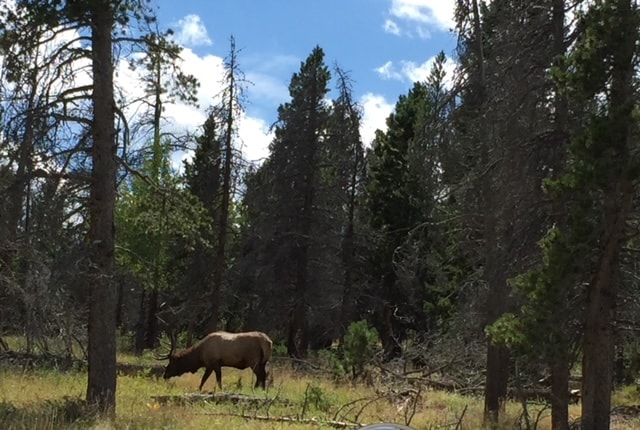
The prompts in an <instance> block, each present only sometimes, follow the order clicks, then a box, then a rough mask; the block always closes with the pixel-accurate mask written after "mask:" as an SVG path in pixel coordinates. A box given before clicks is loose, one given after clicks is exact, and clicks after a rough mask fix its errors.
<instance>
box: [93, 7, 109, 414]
mask: <svg viewBox="0 0 640 430" xmlns="http://www.w3.org/2000/svg"><path fill="white" fill-rule="evenodd" d="M90 13H91V28H92V30H91V48H92V51H91V55H92V70H93V97H92V101H93V125H92V135H93V149H92V154H91V155H92V161H93V166H92V172H91V179H92V183H91V198H90V203H89V221H90V225H91V227H90V230H89V243H90V245H89V246H90V255H91V267H90V269H89V270H90V275H91V276H90V278H91V281H90V284H89V288H90V289H91V294H90V299H89V330H88V336H89V342H88V348H87V353H88V361H89V372H88V373H89V374H88V381H87V402H88V403H89V404H91V405H94V406H95V407H97V408H98V409H99V410H100V411H101V412H104V413H107V414H115V407H116V321H115V318H116V309H115V307H116V288H115V283H114V282H113V272H114V238H115V225H114V207H115V197H116V193H115V184H116V159H115V150H116V142H115V128H114V108H115V106H114V98H113V64H112V39H111V32H112V29H113V24H114V14H113V10H112V6H111V2H109V1H105V0H102V1H95V2H92V3H91V6H90Z"/></svg>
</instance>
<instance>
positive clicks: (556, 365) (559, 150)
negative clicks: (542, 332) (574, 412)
mask: <svg viewBox="0 0 640 430" xmlns="http://www.w3.org/2000/svg"><path fill="white" fill-rule="evenodd" d="M564 3H565V1H564V0H553V15H552V26H553V51H554V55H555V57H556V60H555V62H556V67H559V68H561V70H563V71H564V66H563V64H562V62H561V61H560V60H561V58H562V56H563V55H565V23H564V21H565V4H564ZM555 92H556V94H555V117H554V128H555V142H554V144H555V147H554V148H553V150H552V154H553V159H554V160H555V163H556V165H555V166H553V174H552V175H553V176H552V177H554V178H557V176H558V175H559V174H560V173H561V172H562V171H564V168H565V159H566V156H565V155H564V154H566V153H567V143H568V142H567V125H568V108H567V97H566V95H565V94H564V93H563V92H562V91H561V90H560V88H558V86H557V85H556V87H555ZM552 213H554V214H563V213H564V211H563V208H562V203H559V202H556V203H553V204H552ZM555 222H556V223H557V225H560V226H561V227H562V228H566V227H567V220H566V216H564V215H558V216H557V217H556V219H555ZM558 288H562V289H563V291H562V292H561V293H560V294H561V299H562V303H561V304H560V305H559V309H567V308H568V306H569V304H568V299H567V294H568V290H569V289H570V288H571V286H570V285H567V282H564V283H563V284H562V285H558ZM556 315H557V316H556V318H557V320H558V321H557V323H558V324H557V327H556V330H558V331H559V333H560V335H561V336H562V339H559V341H558V344H557V345H555V348H556V351H554V353H553V354H552V356H551V362H550V363H549V367H550V369H551V428H552V430H569V358H570V357H569V345H568V339H566V336H565V333H563V332H562V331H563V330H566V327H567V325H566V317H565V316H563V315H562V314H560V313H557V314H556Z"/></svg>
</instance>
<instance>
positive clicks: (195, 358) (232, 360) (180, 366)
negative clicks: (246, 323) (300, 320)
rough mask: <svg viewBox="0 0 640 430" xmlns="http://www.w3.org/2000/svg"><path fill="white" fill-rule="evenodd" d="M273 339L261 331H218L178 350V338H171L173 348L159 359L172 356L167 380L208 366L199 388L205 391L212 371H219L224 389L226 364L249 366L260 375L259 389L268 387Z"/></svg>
mask: <svg viewBox="0 0 640 430" xmlns="http://www.w3.org/2000/svg"><path fill="white" fill-rule="evenodd" d="M272 344H273V343H272V342H271V339H269V336H267V335H266V334H264V333H262V332H259V331H250V332H245V333H228V332H224V331H216V332H213V333H209V334H208V335H207V336H206V337H205V338H204V339H202V340H201V341H199V342H198V343H196V344H195V345H193V346H192V347H191V348H188V349H185V350H182V351H178V352H174V347H175V339H174V338H172V339H171V350H170V352H169V353H168V354H166V355H164V356H159V357H158V358H159V359H169V364H167V367H166V368H165V370H164V376H163V377H164V379H169V378H171V377H174V376H180V375H182V374H184V373H187V372H191V373H196V372H197V371H198V370H199V369H200V368H201V367H204V368H205V371H204V375H202V380H201V381H200V387H199V388H198V390H199V391H202V387H203V386H204V383H205V382H207V379H208V378H209V376H211V372H215V373H216V381H217V382H218V388H220V389H222V371H221V368H222V367H235V368H236V369H246V368H247V367H250V368H251V370H253V373H254V374H255V375H256V384H255V388H258V386H261V387H262V388H263V389H265V388H266V380H267V370H266V364H267V362H268V361H269V360H270V359H271V347H272Z"/></svg>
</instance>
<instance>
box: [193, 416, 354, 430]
mask: <svg viewBox="0 0 640 430" xmlns="http://www.w3.org/2000/svg"><path fill="white" fill-rule="evenodd" d="M198 415H208V416H218V417H235V418H244V419H246V420H256V421H269V422H274V423H289V424H313V425H323V426H331V427H333V428H337V429H345V428H362V427H365V426H366V424H362V423H350V422H345V421H334V420H323V419H320V418H315V417H313V418H299V417H287V416H284V417H272V416H266V415H249V414H234V413H225V412H203V413H199V414H198Z"/></svg>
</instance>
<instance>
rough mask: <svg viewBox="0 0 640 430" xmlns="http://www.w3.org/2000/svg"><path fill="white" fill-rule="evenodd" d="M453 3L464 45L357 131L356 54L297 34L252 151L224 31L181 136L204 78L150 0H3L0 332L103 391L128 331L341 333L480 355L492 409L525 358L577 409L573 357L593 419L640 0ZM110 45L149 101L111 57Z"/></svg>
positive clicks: (620, 334)
mask: <svg viewBox="0 0 640 430" xmlns="http://www.w3.org/2000/svg"><path fill="white" fill-rule="evenodd" d="M455 17H456V27H455V29H454V30H453V31H454V32H455V34H456V36H457V41H458V44H457V48H456V50H455V52H454V53H452V56H451V57H450V58H449V57H447V55H445V53H441V54H440V55H438V57H437V58H436V61H435V62H434V64H433V67H432V69H431V71H430V73H429V74H428V76H425V78H424V80H422V81H419V82H415V83H414V84H413V87H412V88H411V89H410V90H409V91H408V92H407V93H406V94H402V95H400V96H399V97H398V99H397V102H396V104H395V107H394V109H393V113H392V114H391V115H389V117H388V118H387V119H386V124H380V129H379V130H378V131H377V132H376V136H375V139H374V140H373V142H363V139H362V138H361V136H360V126H361V121H362V107H361V106H360V105H359V104H358V102H357V101H356V100H355V98H354V97H353V85H354V83H353V82H352V80H351V78H350V76H349V73H348V72H347V71H345V70H343V69H342V68H340V66H339V65H336V66H329V65H327V64H326V63H325V52H324V50H323V48H322V47H321V46H315V47H309V48H310V53H309V55H308V57H307V58H306V59H305V60H304V61H303V62H301V64H300V67H299V70H296V71H294V72H293V73H292V76H291V80H290V82H289V83H288V88H289V95H290V99H289V101H287V102H286V103H283V104H281V105H280V106H279V108H278V111H277V121H276V123H275V124H274V125H273V136H274V137H273V140H272V141H271V143H270V145H269V155H268V157H267V158H266V159H265V160H264V161H263V162H262V163H259V164H257V163H249V162H248V161H246V160H244V159H243V156H242V152H241V149H240V143H239V139H238V119H239V117H240V116H241V115H242V113H243V112H244V103H246V100H245V98H244V89H245V86H246V81H245V79H244V75H243V72H242V67H241V65H242V56H241V54H239V53H238V51H237V49H236V47H235V42H234V39H233V37H231V38H230V42H231V43H230V47H229V53H228V55H227V57H226V59H225V78H224V79H225V80H224V83H223V91H222V92H221V93H220V95H219V97H218V100H219V103H217V104H215V105H212V106H208V107H207V113H208V118H207V120H206V122H205V123H204V124H202V126H201V127H200V128H199V129H198V130H197V131H196V132H194V133H187V132H185V133H184V134H182V135H179V134H176V133H173V132H168V131H167V128H166V127H167V123H166V118H165V117H164V115H165V109H164V108H165V106H166V105H168V104H170V103H173V102H175V101H176V100H180V101H181V102H184V103H192V104H197V103H198V100H197V98H196V96H195V94H196V89H197V88H198V85H199V82H198V81H197V80H196V79H195V78H194V77H193V76H191V75H189V74H187V73H185V72H184V71H183V70H182V69H181V67H180V55H181V47H180V46H179V45H177V44H176V43H175V42H174V41H173V39H172V37H171V35H172V32H171V31H170V30H169V29H162V23H159V22H158V21H157V19H156V17H155V12H154V7H153V4H152V3H151V2H149V1H147V0H111V1H108V0H94V1H91V0H75V1H35V0H15V1H12V2H2V3H1V4H0V52H1V59H2V62H1V66H0V99H1V103H0V131H1V134H0V352H2V351H4V352H8V351H10V350H11V345H10V342H9V341H7V339H8V338H11V337H14V336H20V337H22V338H24V339H25V342H26V347H25V350H26V352H27V353H29V354H32V353H36V352H39V353H46V354H52V355H57V356H73V357H78V358H80V359H82V360H86V361H87V363H88V383H87V392H86V393H87V397H86V401H87V402H88V403H90V404H95V405H97V406H99V408H100V410H102V411H104V412H105V413H113V411H114V410H115V393H116V379H117V372H116V352H117V350H118V349H120V348H127V349H128V350H129V351H131V352H134V353H137V354H142V353H143V352H144V351H150V350H152V351H154V350H156V349H158V348H162V346H163V340H164V339H167V338H168V337H169V336H174V337H177V338H178V339H179V340H180V342H181V343H182V345H183V346H189V345H191V344H193V343H194V342H195V341H196V340H198V339H200V338H202V337H204V336H205V335H206V334H207V333H209V332H212V331H215V330H227V331H231V332H238V331H250V330H260V331H263V332H265V333H268V334H269V336H270V337H271V338H272V339H273V341H274V350H275V351H276V352H278V353H279V354H281V355H283V356H287V357H290V358H291V359H292V360H298V361H304V360H307V359H308V358H309V357H312V356H316V355H317V352H318V351H320V350H329V351H332V353H333V354H335V355H336V357H341V356H342V354H343V351H342V349H343V347H344V344H345V337H349V336H351V337H352V336H353V335H354V333H356V334H357V333H360V334H361V335H362V336H364V337H369V336H373V337H374V338H375V344H376V347H377V350H376V352H375V353H374V352H372V353H371V355H370V357H368V359H369V360H370V361H371V362H373V361H376V362H379V363H404V365H407V363H408V364H409V365H411V366H414V367H415V368H427V369H435V368H439V369H446V370H445V372H447V373H448V374H449V375H450V376H451V377H452V378H456V377H457V378H458V379H459V380H462V379H464V378H469V377H470V376H469V375H475V376H478V375H481V377H482V378H483V380H482V387H483V388H482V396H484V414H485V415H484V417H485V423H486V424H487V426H492V423H497V421H498V419H499V416H500V414H501V413H502V411H503V404H504V402H505V400H506V399H507V398H508V397H510V396H511V395H512V392H513V389H514V387H515V388H518V387H521V386H522V385H523V384H527V383H529V382H536V381H539V380H544V383H543V388H544V390H545V392H547V393H548V396H547V398H548V399H549V400H548V402H549V404H550V408H551V420H552V428H553V429H554V430H568V429H569V428H570V425H571V423H570V419H569V414H568V405H569V404H570V402H571V401H573V398H572V390H571V389H572V386H571V383H572V381H573V378H574V377H575V375H579V396H580V399H579V400H580V404H581V419H580V427H579V428H581V429H583V430H603V429H604V430H606V429H609V428H610V414H611V408H612V403H611V402H612V400H611V394H612V391H613V390H614V388H615V387H619V386H623V385H625V384H632V383H634V381H636V380H637V377H638V372H639V371H640V348H639V347H640V344H639V342H638V337H637V332H638V330H640V303H639V302H638V290H637V287H638V286H639V279H640V266H639V265H638V263H637V256H638V252H639V251H640V248H637V247H639V246H640V244H638V239H637V237H638V233H639V232H640V231H639V230H638V227H639V224H638V218H636V215H639V214H640V212H636V208H638V206H636V203H637V202H638V201H637V200H635V197H636V190H638V191H639V192H640V188H638V187H639V185H640V182H639V179H640V154H639V152H638V150H639V149H640V142H639V141H636V139H638V138H639V137H640V134H639V132H640V130H639V128H638V126H639V125H640V110H639V109H638V107H639V106H638V100H639V96H640V86H639V83H640V81H639V79H638V78H639V73H638V72H639V68H638V66H639V64H638V60H639V58H638V53H639V49H640V43H639V28H640V25H639V24H640V5H638V2H637V1H634V0H597V1H592V0H571V1H567V0H541V1H536V2H527V1H514V0H492V1H482V0H456V14H455ZM123 59H125V60H127V61H129V63H130V67H131V68H135V69H136V70H138V71H141V75H142V76H143V81H142V82H140V83H139V85H140V86H141V87H143V88H144V96H143V97H142V98H141V99H136V100H132V99H131V98H130V96H129V94H127V93H126V92H124V91H123V90H122V89H121V88H118V86H117V85H116V83H115V81H114V73H115V71H114V63H115V62H116V61H121V60H123ZM450 63H454V64H455V73H454V74H453V75H452V76H448V75H447V74H446V73H445V65H446V64H450ZM134 104H135V105H138V106H140V108H138V109H136V111H135V114H133V115H130V114H129V113H130V112H131V110H130V109H128V107H130V106H132V105H134ZM176 151H186V152H189V153H191V154H192V155H193V156H192V157H190V158H187V159H186V160H185V161H184V163H183V165H182V166H179V167H176V166H175V165H174V164H173V163H172V154H174V153H175V152H176ZM639 210H640V208H639ZM572 428H573V427H572ZM575 428H578V427H575Z"/></svg>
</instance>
